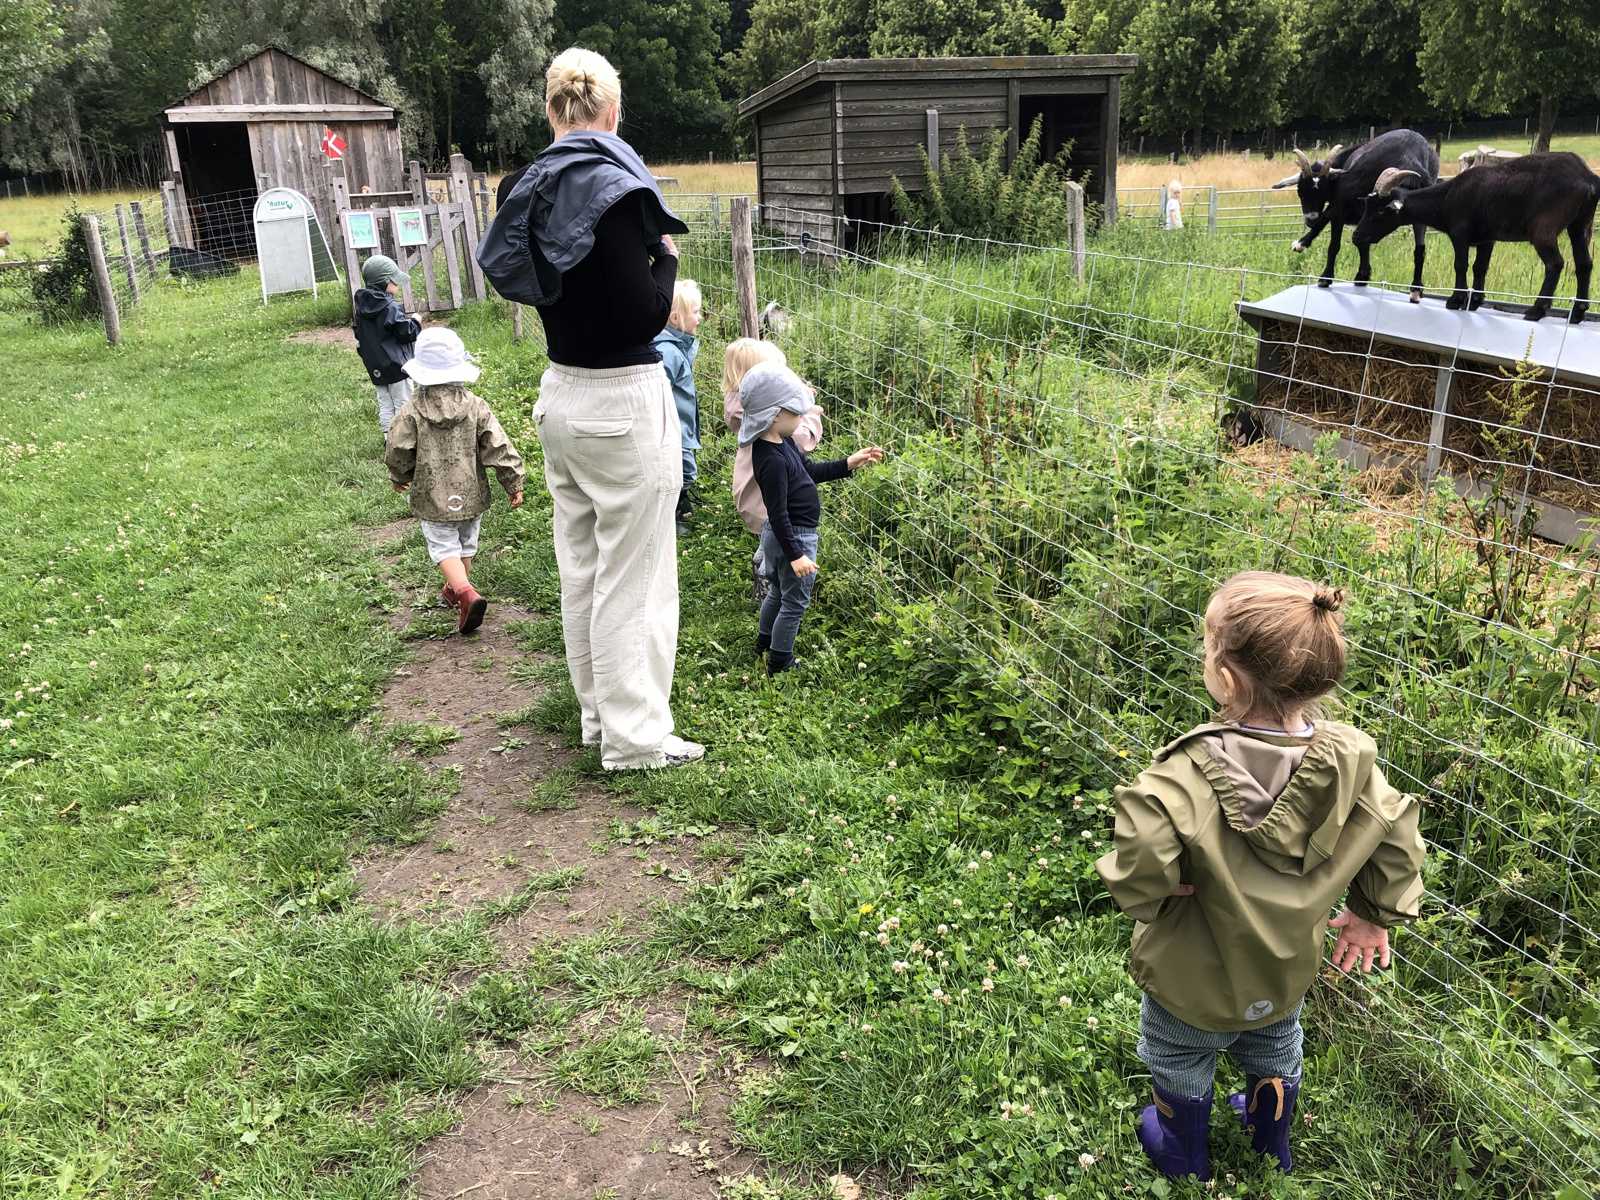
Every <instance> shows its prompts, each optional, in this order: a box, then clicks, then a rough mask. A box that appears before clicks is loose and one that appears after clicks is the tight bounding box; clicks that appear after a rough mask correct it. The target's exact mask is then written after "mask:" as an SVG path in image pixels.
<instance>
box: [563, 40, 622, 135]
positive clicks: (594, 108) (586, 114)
mask: <svg viewBox="0 0 1600 1200" xmlns="http://www.w3.org/2000/svg"><path fill="white" fill-rule="evenodd" d="M544 102H545V107H546V108H547V109H548V110H549V112H550V117H551V120H552V121H553V122H554V123H555V124H557V125H562V126H565V127H568V128H571V127H572V126H575V125H593V124H595V123H596V122H598V121H599V120H600V118H601V117H602V116H604V115H605V113H606V112H607V111H608V110H609V109H611V108H612V107H613V106H617V105H620V104H621V103H622V79H621V77H620V76H619V75H618V74H617V69H616V68H615V67H613V66H612V65H611V64H610V63H609V62H607V61H606V59H605V57H604V56H603V55H600V54H596V53H595V52H594V51H593V50H585V49H583V47H581V46H573V47H572V48H571V49H569V50H563V51H562V52H561V53H560V54H558V55H556V57H555V60H554V61H553V62H551V64H550V69H549V70H548V71H546V72H545V74H544Z"/></svg>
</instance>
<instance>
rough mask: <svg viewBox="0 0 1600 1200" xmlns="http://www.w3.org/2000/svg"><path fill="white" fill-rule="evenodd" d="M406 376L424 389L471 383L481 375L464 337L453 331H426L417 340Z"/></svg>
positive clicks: (442, 329) (406, 366)
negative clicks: (437, 385)
mask: <svg viewBox="0 0 1600 1200" xmlns="http://www.w3.org/2000/svg"><path fill="white" fill-rule="evenodd" d="M405 373H406V374H407V375H409V376H411V378H413V379H415V380H416V381H417V382H418V383H420V384H422V385H423V386H424V387H429V386H432V385H434V384H440V383H472V382H474V381H475V380H476V379H477V378H478V376H479V375H480V374H482V372H481V371H479V370H478V367H477V365H476V364H475V363H474V362H473V361H472V355H470V354H468V353H467V347H466V345H465V344H464V343H463V342H462V341H461V335H460V334H458V333H456V331H455V330H454V329H444V328H434V329H424V330H423V331H422V333H421V335H420V336H419V337H418V338H417V352H416V355H415V356H414V357H413V358H412V359H411V360H410V361H408V362H407V363H406V365H405Z"/></svg>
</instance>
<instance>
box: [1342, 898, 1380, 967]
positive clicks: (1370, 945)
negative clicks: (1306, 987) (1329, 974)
mask: <svg viewBox="0 0 1600 1200" xmlns="http://www.w3.org/2000/svg"><path fill="white" fill-rule="evenodd" d="M1328 924H1329V925H1331V926H1332V927H1333V928H1334V929H1337V930H1338V931H1339V940H1338V941H1337V942H1335V943H1334V947H1333V957H1332V962H1333V965H1334V966H1336V967H1338V968H1339V970H1341V971H1349V970H1351V969H1352V968H1353V967H1355V966H1356V965H1357V964H1358V963H1359V964H1360V966H1361V970H1362V972H1363V973H1365V974H1368V975H1370V974H1372V964H1373V960H1374V959H1376V960H1377V964H1378V966H1380V967H1382V968H1384V969H1385V970H1387V969H1388V966H1389V931H1388V930H1387V929H1385V928H1384V927H1383V926H1382V925H1374V924H1373V923H1372V922H1371V921H1364V920H1362V919H1361V918H1360V917H1358V916H1356V915H1355V913H1353V912H1351V911H1350V910H1349V909H1348V908H1347V909H1345V910H1344V911H1343V912H1342V913H1340V914H1339V915H1338V916H1337V917H1335V918H1334V919H1333V920H1331V921H1329V922H1328Z"/></svg>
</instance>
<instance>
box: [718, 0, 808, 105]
mask: <svg viewBox="0 0 1600 1200" xmlns="http://www.w3.org/2000/svg"><path fill="white" fill-rule="evenodd" d="M816 57H818V53H817V6H816V5H815V4H813V3H811V0H755V3H754V4H752V5H751V7H750V30H749V32H748V33H746V34H745V37H744V41H743V43H741V45H740V46H739V49H738V50H737V51H735V52H734V53H732V54H729V55H726V56H725V57H724V58H723V73H724V77H725V78H726V79H727V81H728V86H729V90H730V93H731V95H732V96H734V97H736V98H740V99H742V98H743V97H745V96H751V95H754V94H755V93H756V92H759V91H760V90H761V89H762V88H764V87H766V86H767V84H769V83H772V82H774V81H775V80H778V79H781V78H783V76H785V75H787V74H788V73H789V72H790V71H793V70H794V69H795V68H796V67H802V66H804V65H805V64H806V63H808V62H810V61H811V60H812V59H813V58H816Z"/></svg>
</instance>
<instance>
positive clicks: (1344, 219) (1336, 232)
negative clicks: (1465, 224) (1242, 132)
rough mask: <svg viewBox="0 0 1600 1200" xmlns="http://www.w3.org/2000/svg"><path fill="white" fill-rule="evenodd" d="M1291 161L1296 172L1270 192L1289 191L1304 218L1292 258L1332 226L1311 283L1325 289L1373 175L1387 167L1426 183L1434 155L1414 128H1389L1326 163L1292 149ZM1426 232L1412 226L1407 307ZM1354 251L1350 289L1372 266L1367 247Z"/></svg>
mask: <svg viewBox="0 0 1600 1200" xmlns="http://www.w3.org/2000/svg"><path fill="white" fill-rule="evenodd" d="M1294 156H1295V157H1296V158H1297V159H1299V160H1300V170H1299V171H1298V172H1296V173H1295V174H1293V175H1290V176H1289V177H1288V178H1286V179H1280V180H1278V182H1277V183H1275V184H1273V185H1272V186H1273V187H1274V188H1286V187H1290V186H1293V187H1294V188H1295V190H1296V191H1297V192H1298V193H1299V196H1300V212H1301V215H1302V216H1303V217H1304V218H1305V222H1306V231H1305V233H1303V234H1301V235H1300V237H1299V238H1297V239H1296V240H1295V243H1294V245H1293V246H1292V247H1291V249H1292V250H1293V251H1294V252H1295V253H1296V254H1302V253H1304V252H1305V249H1306V247H1307V246H1309V245H1311V243H1312V242H1313V241H1315V240H1316V237H1317V234H1319V233H1321V232H1322V229H1323V227H1324V226H1326V225H1330V224H1331V225H1332V226H1333V232H1332V233H1330V234H1329V235H1328V238H1329V241H1328V263H1327V265H1326V266H1325V267H1323V268H1322V277H1321V278H1320V279H1318V280H1317V283H1318V284H1319V285H1320V286H1322V287H1327V286H1328V285H1329V284H1330V283H1332V282H1333V267H1334V263H1335V261H1336V260H1337V259H1338V257H1339V242H1340V239H1341V238H1342V237H1343V235H1344V227H1345V226H1346V225H1354V224H1355V223H1356V222H1357V221H1359V220H1361V214H1362V201H1363V198H1364V197H1366V196H1367V195H1368V193H1370V192H1371V191H1372V189H1373V187H1374V186H1375V185H1376V183H1377V180H1378V176H1379V175H1381V174H1382V173H1383V172H1384V171H1385V170H1387V169H1389V168H1391V167H1398V168H1400V169H1401V170H1407V171H1414V172H1416V173H1417V175H1419V176H1421V177H1423V178H1425V179H1426V180H1427V182H1429V183H1432V182H1433V181H1434V180H1435V179H1437V178H1439V155H1438V153H1437V152H1436V151H1435V150H1434V148H1433V147H1432V146H1431V145H1429V144H1428V139H1427V138H1425V137H1423V136H1422V135H1421V134H1420V133H1418V132H1417V131H1416V130H1414V129H1391V130H1389V131H1388V132H1387V133H1380V134H1379V135H1378V136H1377V137H1375V138H1373V139H1372V140H1371V141H1370V142H1366V143H1363V144H1362V145H1360V146H1357V147H1355V148H1354V149H1353V150H1346V149H1345V148H1344V147H1343V146H1335V147H1334V148H1333V149H1332V150H1331V151H1330V152H1329V154H1328V157H1327V158H1326V159H1323V160H1320V161H1318V162H1313V161H1312V160H1311V159H1310V158H1308V157H1307V156H1306V154H1305V151H1303V150H1300V149H1298V148H1297V149H1296V150H1295V152H1294ZM1426 237H1427V230H1426V229H1424V228H1423V227H1422V226H1421V225H1418V226H1417V227H1416V242H1417V244H1416V251H1415V253H1414V254H1413V255H1412V275H1411V302H1412V303H1413V304H1415V303H1416V302H1417V301H1419V300H1421V299H1422V264H1423V260H1424V258H1425V257H1426V247H1425V239H1426ZM1356 249H1357V250H1358V251H1360V254H1361V265H1360V267H1359V268H1358V269H1357V271H1356V279H1355V282H1356V286H1358V287H1360V286H1363V285H1364V284H1366V282H1367V281H1368V280H1370V279H1371V278H1372V263H1371V261H1370V260H1369V259H1368V257H1367V248H1366V247H1365V246H1362V245H1361V244H1360V243H1357V244H1356Z"/></svg>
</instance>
